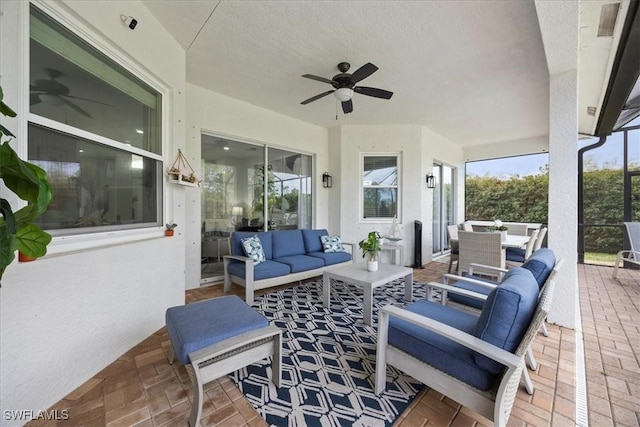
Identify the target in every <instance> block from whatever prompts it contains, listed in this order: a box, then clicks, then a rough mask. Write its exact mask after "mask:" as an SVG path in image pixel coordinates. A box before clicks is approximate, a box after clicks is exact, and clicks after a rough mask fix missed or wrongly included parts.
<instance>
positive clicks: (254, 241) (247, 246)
mask: <svg viewBox="0 0 640 427" xmlns="http://www.w3.org/2000/svg"><path fill="white" fill-rule="evenodd" d="M241 242H242V248H243V249H244V253H245V254H247V256H248V257H249V258H251V259H252V260H253V265H254V266H256V265H258V264H260V263H261V262H265V261H266V260H267V258H266V257H265V256H264V250H263V249H262V243H260V239H259V238H258V236H257V235H255V236H251V237H247V238H246V239H242V240H241Z"/></svg>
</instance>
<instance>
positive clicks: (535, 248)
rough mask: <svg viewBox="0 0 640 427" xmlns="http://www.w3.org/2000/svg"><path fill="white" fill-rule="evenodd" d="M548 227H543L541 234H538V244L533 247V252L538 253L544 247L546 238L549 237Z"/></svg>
mask: <svg viewBox="0 0 640 427" xmlns="http://www.w3.org/2000/svg"><path fill="white" fill-rule="evenodd" d="M547 230H548V229H547V227H542V228H541V229H540V233H538V238H537V239H536V244H535V245H534V246H533V252H535V251H537V250H538V249H540V248H541V247H542V243H544V238H545V237H546V236H547Z"/></svg>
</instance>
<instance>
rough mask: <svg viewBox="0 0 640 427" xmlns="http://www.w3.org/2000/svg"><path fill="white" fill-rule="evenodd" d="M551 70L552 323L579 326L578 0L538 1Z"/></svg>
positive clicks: (537, 7)
mask: <svg viewBox="0 0 640 427" xmlns="http://www.w3.org/2000/svg"><path fill="white" fill-rule="evenodd" d="M535 4H536V11H537V13H538V21H539V24H540V30H541V33H542V40H543V43H544V48H545V55H546V57H547V65H548V68H549V234H548V236H549V237H548V243H549V247H550V248H552V249H553V250H554V252H555V253H556V256H557V257H559V258H564V260H565V264H564V267H563V269H562V270H561V271H560V272H559V273H558V276H557V277H556V284H557V286H556V290H555V296H554V303H553V307H552V309H551V313H550V314H549V321H550V322H553V323H557V324H559V325H561V326H566V327H569V328H576V327H577V326H578V325H577V322H576V319H577V315H578V310H579V304H578V271H577V260H578V257H577V240H578V30H579V12H580V7H579V3H578V2H547V1H536V3H535Z"/></svg>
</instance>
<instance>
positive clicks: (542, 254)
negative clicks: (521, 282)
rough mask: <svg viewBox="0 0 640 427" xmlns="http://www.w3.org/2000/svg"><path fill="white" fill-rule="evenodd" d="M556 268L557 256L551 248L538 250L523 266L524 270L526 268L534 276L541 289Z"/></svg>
mask: <svg viewBox="0 0 640 427" xmlns="http://www.w3.org/2000/svg"><path fill="white" fill-rule="evenodd" d="M555 266H556V256H555V254H554V253H553V251H552V250H551V249H549V248H540V249H538V250H537V251H535V252H534V253H533V254H532V255H531V256H530V257H529V259H528V260H527V261H526V262H525V263H524V264H522V268H526V269H527V270H529V271H530V272H531V273H532V274H533V277H534V278H535V279H536V281H537V282H538V287H539V288H542V286H543V285H544V284H545V282H546V281H547V279H548V278H549V275H550V274H551V271H552V270H553V269H554V268H555Z"/></svg>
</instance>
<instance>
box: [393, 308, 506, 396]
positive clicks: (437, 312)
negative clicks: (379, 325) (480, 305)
mask: <svg viewBox="0 0 640 427" xmlns="http://www.w3.org/2000/svg"><path fill="white" fill-rule="evenodd" d="M406 310H408V311H411V312H413V313H417V314H420V315H421V316H425V317H429V318H431V319H434V320H437V321H439V322H442V323H444V324H447V325H449V326H452V327H454V328H456V329H459V330H461V331H463V332H466V333H468V334H472V333H473V331H474V328H475V325H476V323H477V321H478V317H477V316H474V315H473V314H470V313H468V312H464V311H460V310H456V309H454V308H452V307H446V306H443V305H440V304H438V303H433V302H430V301H426V300H421V301H418V302H415V303H413V304H411V305H409V306H407V307H406ZM389 343H390V344H391V345H393V346H394V347H397V348H399V349H401V350H403V351H404V352H406V353H409V354H411V355H412V356H414V357H416V358H418V359H420V360H422V361H423V362H425V363H428V364H429V365H431V366H433V367H435V368H437V369H439V370H441V371H443V372H446V373H447V374H449V375H451V376H453V377H455V378H457V379H459V380H461V381H464V382H465V383H467V384H470V385H472V386H474V387H477V388H479V389H481V390H488V389H489V388H491V386H492V385H493V384H494V382H495V379H496V376H495V375H494V374H492V373H490V372H488V371H487V370H486V369H483V368H482V367H480V366H478V365H477V364H476V362H475V358H474V355H475V352H474V351H473V350H470V349H469V348H467V347H465V346H463V345H460V344H458V343H456V342H454V341H451V340H450V339H448V338H445V337H443V336H441V335H438V334H436V333H434V332H431V331H428V330H426V329H423V328H420V327H419V326H416V325H414V324H412V323H409V322H407V321H404V320H400V319H397V318H394V317H390V318H389Z"/></svg>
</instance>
